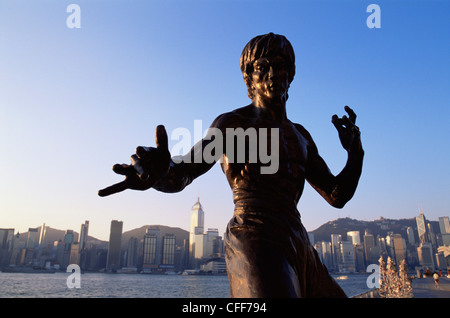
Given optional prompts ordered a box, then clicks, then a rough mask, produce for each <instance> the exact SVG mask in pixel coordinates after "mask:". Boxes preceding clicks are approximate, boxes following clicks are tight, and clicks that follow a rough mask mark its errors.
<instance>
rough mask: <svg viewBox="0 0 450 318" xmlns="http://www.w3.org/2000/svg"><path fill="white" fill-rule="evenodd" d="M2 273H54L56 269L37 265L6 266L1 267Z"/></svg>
mask: <svg viewBox="0 0 450 318" xmlns="http://www.w3.org/2000/svg"><path fill="white" fill-rule="evenodd" d="M1 272H3V273H31V274H54V273H56V269H52V268H43V267H37V266H6V267H2V268H1Z"/></svg>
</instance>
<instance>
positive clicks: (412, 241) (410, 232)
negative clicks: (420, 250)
mask: <svg viewBox="0 0 450 318" xmlns="http://www.w3.org/2000/svg"><path fill="white" fill-rule="evenodd" d="M406 234H407V235H408V243H409V244H410V245H415V244H416V240H415V239H414V232H413V229H412V227H410V226H408V228H407V229H406Z"/></svg>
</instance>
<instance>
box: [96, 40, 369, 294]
mask: <svg viewBox="0 0 450 318" xmlns="http://www.w3.org/2000/svg"><path fill="white" fill-rule="evenodd" d="M240 67H241V70H242V74H243V77H244V81H245V83H246V85H247V92H248V96H249V97H250V99H251V101H252V102H251V104H250V105H248V106H245V107H242V108H238V109H235V110H233V111H231V112H228V113H224V114H222V115H219V116H218V117H217V118H216V119H215V120H214V121H213V123H212V124H211V126H210V129H209V130H208V131H211V132H214V136H213V135H212V133H207V134H206V135H205V137H204V138H203V139H202V140H200V141H199V142H198V143H197V144H196V145H194V147H193V148H192V149H191V151H190V152H188V153H187V154H185V155H184V156H183V158H182V159H181V160H180V158H177V159H176V160H175V159H174V158H175V157H173V158H171V154H170V152H169V149H168V138H167V133H166V130H165V128H164V126H162V125H159V126H158V127H157V128H156V132H155V135H156V136H155V139H156V147H143V146H139V147H137V149H136V153H135V154H133V155H132V156H131V164H116V165H114V166H113V171H114V172H115V173H117V174H121V175H124V176H125V179H124V180H123V181H122V182H119V183H117V184H114V185H112V186H110V187H107V188H105V189H102V190H100V191H99V193H98V194H99V195H100V196H102V197H104V196H108V195H111V194H114V193H117V192H120V191H123V190H126V189H133V190H147V189H149V188H154V189H155V190H158V191H162V192H166V193H173V192H179V191H182V190H183V189H184V188H185V187H186V186H187V185H189V184H190V183H191V182H192V181H193V180H194V179H195V178H197V177H199V176H200V175H202V174H204V173H205V172H207V171H208V170H209V169H211V167H212V166H213V165H214V164H215V162H217V161H219V162H220V165H221V167H222V170H223V172H224V174H225V176H226V178H227V180H228V183H229V185H230V187H231V190H232V193H233V201H234V204H235V209H234V215H233V217H232V219H231V220H230V222H229V223H228V225H227V229H226V234H225V242H226V254H225V260H226V265H227V273H228V278H229V282H230V295H231V297H238V298H247V297H249V298H274V297H292V298H293V297H296V298H299V297H301V298H305V297H346V294H345V293H344V291H343V290H342V288H341V287H340V286H339V285H338V284H337V283H336V281H335V280H334V279H333V278H332V277H331V276H330V274H329V272H328V270H327V268H326V267H325V266H324V265H323V264H322V263H321V261H320V259H319V256H318V254H317V252H316V251H315V249H314V247H313V246H312V245H311V243H310V241H309V238H308V235H307V232H306V230H305V228H304V226H303V225H302V222H301V218H300V213H299V212H298V210H297V203H298V201H299V199H300V197H301V195H302V192H303V189H304V185H305V180H306V181H308V183H309V184H310V185H311V186H312V187H313V188H314V189H315V190H316V191H317V192H318V193H319V194H320V195H321V196H322V197H323V198H324V199H325V200H326V201H327V202H328V203H329V204H330V205H332V206H333V207H336V208H342V207H344V205H345V204H346V203H347V202H348V201H349V200H350V199H351V198H352V197H353V195H354V193H355V190H356V187H357V185H358V181H359V178H360V175H361V171H362V163H363V157H364V150H363V148H362V145H361V139H360V131H359V128H358V127H357V126H356V125H355V120H356V114H355V113H354V111H353V110H352V109H351V108H350V107H348V106H345V111H346V112H347V114H348V116H347V115H344V116H342V117H338V116H337V115H334V116H332V119H331V121H332V123H333V125H334V126H335V127H336V129H337V131H338V135H339V139H340V142H341V144H342V146H343V148H344V149H345V150H346V151H347V154H348V159H347V162H346V164H345V167H344V168H343V169H342V171H341V172H340V173H339V174H338V175H336V176H335V175H333V174H332V173H331V172H330V170H329V168H328V167H327V165H326V163H325V161H324V160H323V159H322V158H321V156H320V155H319V152H318V149H317V147H316V144H315V143H314V141H313V139H312V137H311V135H310V134H309V133H308V131H307V130H306V129H305V128H304V127H303V126H302V125H300V124H296V123H293V122H291V121H290V120H289V119H288V118H287V115H286V101H287V99H288V89H289V86H290V83H291V82H292V80H293V78H294V75H295V55H294V51H293V48H292V45H291V43H290V42H289V41H288V40H287V39H286V37H284V36H282V35H277V34H273V33H268V34H265V35H260V36H257V37H255V38H253V39H252V40H250V42H249V43H248V44H247V45H246V46H245V48H244V49H243V51H242V54H241V59H240ZM239 128H242V130H243V131H247V130H249V129H255V130H256V131H257V132H258V133H259V132H261V131H263V130H262V129H261V128H267V129H270V131H274V129H275V132H277V134H276V136H277V137H278V138H277V139H276V140H275V142H271V143H270V145H268V147H269V148H270V147H271V146H274V145H275V144H277V146H278V147H272V152H273V151H275V150H277V151H278V153H277V154H276V155H277V156H278V160H279V162H278V167H277V169H276V171H271V172H270V173H262V169H261V168H262V167H264V165H267V162H262V161H261V160H256V161H255V160H253V161H251V160H249V153H246V154H245V156H244V157H245V159H244V160H236V158H235V157H236V156H237V155H239V154H237V153H236V150H239V149H236V146H235V144H233V145H234V146H230V144H231V143H228V144H227V143H226V142H225V140H226V139H227V137H229V136H227V134H228V135H229V134H230V131H236V129H239ZM267 129H266V130H264V131H265V132H266V131H267ZM218 131H219V132H221V133H222V135H223V136H225V138H224V139H223V140H224V141H223V147H215V148H216V149H215V150H217V149H221V151H216V153H214V158H215V160H204V159H202V160H198V158H202V156H201V152H202V151H204V150H205V149H207V148H208V147H211V143H213V142H216V143H217V141H218V140H219V139H218V138H217V132H218ZM269 135H271V137H273V134H271V133H269ZM234 137H235V136H232V137H231V138H234ZM258 137H261V136H258ZM266 137H267V136H266ZM245 138H247V139H248V136H245ZM245 138H244V139H245ZM271 140H273V139H271ZM259 145H261V144H259ZM227 146H228V148H227ZM246 146H248V145H247V144H246ZM231 147H234V149H230V148H231ZM277 148H278V149H277ZM231 150H232V151H231ZM247 150H248V148H247ZM269 152H270V149H269ZM199 154H200V156H199ZM233 156H234V157H233ZM196 158H197V159H196Z"/></svg>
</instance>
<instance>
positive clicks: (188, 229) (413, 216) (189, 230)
mask: <svg viewBox="0 0 450 318" xmlns="http://www.w3.org/2000/svg"><path fill="white" fill-rule="evenodd" d="M199 203H200V198H199V197H197V200H196V202H195V203H194V204H193V205H191V209H190V210H189V223H188V224H187V225H185V226H174V225H172V224H141V225H139V226H137V227H135V228H130V229H127V230H122V233H125V232H128V231H132V230H135V229H138V228H142V227H143V226H167V227H171V228H180V229H181V230H183V231H186V232H187V233H192V229H195V228H196V227H195V226H193V221H192V212H193V211H198V210H200V211H202V212H203V217H202V218H203V220H202V221H201V222H202V223H203V224H204V222H205V220H207V219H208V218H205V213H208V211H204V210H203V206H202V205H201V204H200V207H199V208H198V207H197V208H195V207H196V206H197V204H199ZM423 215H427V213H426V212H424V211H418V212H416V214H411V216H410V217H405V218H400V219H395V218H389V217H384V216H381V215H380V216H379V217H378V218H376V219H373V220H362V219H354V220H356V221H366V222H376V221H379V220H380V219H385V220H402V219H407V220H412V219H415V220H416V221H417V219H418V218H419V217H422V216H423ZM346 218H347V217H343V218H337V219H332V220H328V221H326V222H324V223H323V224H320V225H319V226H318V227H317V228H315V229H312V230H308V233H311V232H314V231H315V230H317V229H318V228H320V227H321V226H323V225H324V224H326V223H330V222H333V221H337V220H339V219H346ZM351 219H353V218H351ZM442 219H445V220H447V223H445V224H449V222H448V219H449V217H448V216H443V215H441V216H439V217H438V218H437V219H430V218H428V217H426V221H428V222H438V223H439V227H440V228H439V231H442V228H441V223H440V221H441V220H442ZM113 221H117V220H112V219H111V220H108V221H105V222H104V224H106V225H107V227H108V228H109V229H110V227H111V222H113ZM119 222H121V223H122V226H124V225H125V223H124V222H123V221H119ZM91 223H92V222H91V221H89V220H85V221H84V222H83V223H81V224H80V225H77V226H75V227H73V226H71V227H69V228H56V227H53V226H50V225H49V223H48V222H42V223H41V225H38V226H36V227H33V226H28V227H27V229H26V230H25V231H18V230H17V228H15V227H1V228H3V229H6V228H8V229H14V234H17V233H20V234H22V233H26V232H28V231H29V230H30V229H32V230H34V229H38V228H42V227H43V226H45V228H52V229H55V230H60V231H67V230H69V231H73V232H74V233H77V234H78V235H79V236H80V237H83V236H82V235H80V233H82V231H83V229H86V228H88V229H90V226H91ZM446 226H447V227H444V228H445V231H448V232H450V224H449V225H446ZM78 227H80V231H77V230H76V229H77V228H78ZM208 229H214V230H217V229H219V228H218V227H217V226H214V225H213V224H211V226H208V227H206V226H203V227H199V228H198V231H197V232H198V233H197V234H201V233H203V232H206V231H207V230H208ZM194 231H195V230H194ZM218 232H219V235H220V236H223V234H224V233H225V231H223V232H220V231H218ZM350 232H351V231H349V233H350ZM87 235H88V236H90V237H92V238H95V239H97V240H100V241H104V242H108V241H109V239H108V238H109V237H110V235H111V233H110V230H109V231H108V233H107V237H106V238H101V237H98V236H95V235H91V233H90V232H89V234H87ZM418 235H419V237H420V234H418ZM41 236H42V234H41ZM40 240H41V239H40ZM85 240H87V238H85Z"/></svg>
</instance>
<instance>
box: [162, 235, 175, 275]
mask: <svg viewBox="0 0 450 318" xmlns="http://www.w3.org/2000/svg"><path fill="white" fill-rule="evenodd" d="M175 242H176V238H175V235H173V234H166V235H164V237H163V244H162V262H161V265H160V267H162V268H165V269H173V268H174V267H175V245H176V244H175Z"/></svg>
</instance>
